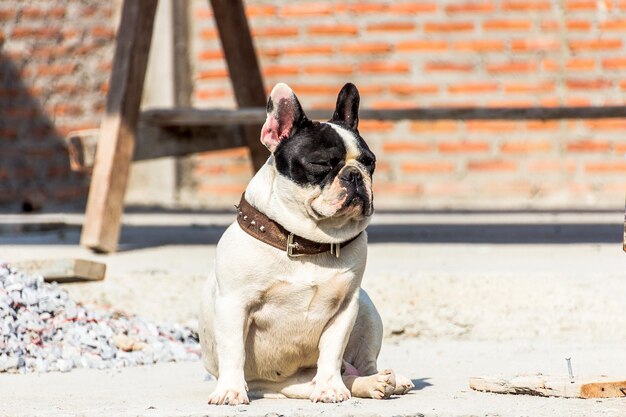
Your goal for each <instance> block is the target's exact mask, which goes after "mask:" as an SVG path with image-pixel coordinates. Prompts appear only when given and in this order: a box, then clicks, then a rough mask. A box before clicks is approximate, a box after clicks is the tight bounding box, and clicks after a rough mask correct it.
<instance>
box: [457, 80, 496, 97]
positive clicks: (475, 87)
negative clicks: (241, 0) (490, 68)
mask: <svg viewBox="0 0 626 417" xmlns="http://www.w3.org/2000/svg"><path fill="white" fill-rule="evenodd" d="M448 91H449V92H450V93H452V94H468V93H470V94H471V93H474V94H476V93H493V92H495V91H498V83H495V82H491V83H490V82H482V83H463V84H453V85H450V86H448Z"/></svg>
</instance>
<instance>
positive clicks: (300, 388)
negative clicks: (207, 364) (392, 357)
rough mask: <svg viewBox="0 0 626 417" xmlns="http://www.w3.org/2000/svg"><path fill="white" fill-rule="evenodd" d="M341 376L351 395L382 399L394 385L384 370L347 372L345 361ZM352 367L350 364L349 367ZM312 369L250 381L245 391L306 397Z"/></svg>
mask: <svg viewBox="0 0 626 417" xmlns="http://www.w3.org/2000/svg"><path fill="white" fill-rule="evenodd" d="M345 366H346V371H345V372H344V374H343V376H342V379H343V382H344V384H346V387H347V388H348V389H349V390H350V393H351V394H352V396H354V397H360V398H375V399H382V398H387V397H389V396H390V395H391V394H392V393H393V390H394V388H395V375H394V374H393V371H391V370H387V371H382V372H379V373H376V374H374V375H369V376H357V375H354V374H351V373H350V372H351V370H350V369H351V367H350V365H349V364H346V365H345ZM352 369H354V368H352ZM314 377H315V369H314V368H311V369H302V370H300V371H298V373H296V374H295V375H293V376H291V377H289V378H287V379H286V380H284V381H278V382H277V381H250V382H249V383H248V387H249V389H250V390H249V392H248V395H249V396H250V397H253V398H282V397H287V398H302V399H306V398H310V397H311V394H312V393H313V390H314V388H315V383H314V382H313V378H314Z"/></svg>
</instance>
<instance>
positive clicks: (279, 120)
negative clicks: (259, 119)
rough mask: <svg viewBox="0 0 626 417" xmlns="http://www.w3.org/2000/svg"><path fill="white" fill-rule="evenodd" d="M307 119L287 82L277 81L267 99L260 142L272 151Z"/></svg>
mask: <svg viewBox="0 0 626 417" xmlns="http://www.w3.org/2000/svg"><path fill="white" fill-rule="evenodd" d="M307 120H308V119H307V117H306V115H305V114H304V112H303V111H302V106H300V102H299V101H298V97H296V95H295V94H294V92H293V90H292V89H291V88H289V86H288V85H287V84H283V83H278V84H276V86H275V87H274V88H273V89H272V92H271V93H270V98H269V100H267V118H266V119H265V124H264V125H263V129H262V130H261V143H263V145H265V147H267V149H269V150H270V152H272V153H273V152H274V151H275V150H276V147H277V146H278V144H279V143H280V142H282V141H283V140H285V139H287V138H289V137H290V136H292V135H293V134H294V133H295V132H296V130H298V128H299V127H300V126H302V124H303V123H304V122H305V121H307Z"/></svg>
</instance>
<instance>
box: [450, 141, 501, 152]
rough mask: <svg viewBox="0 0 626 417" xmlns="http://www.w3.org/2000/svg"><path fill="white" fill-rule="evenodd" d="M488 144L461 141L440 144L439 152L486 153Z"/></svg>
mask: <svg viewBox="0 0 626 417" xmlns="http://www.w3.org/2000/svg"><path fill="white" fill-rule="evenodd" d="M489 148H490V146H489V143H488V142H483V141H462V142H441V143H439V152H441V153H470V152H488V151H489Z"/></svg>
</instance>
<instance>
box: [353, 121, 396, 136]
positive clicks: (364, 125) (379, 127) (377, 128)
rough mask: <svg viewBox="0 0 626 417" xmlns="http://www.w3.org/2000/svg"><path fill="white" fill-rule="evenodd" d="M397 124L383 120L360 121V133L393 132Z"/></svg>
mask: <svg viewBox="0 0 626 417" xmlns="http://www.w3.org/2000/svg"><path fill="white" fill-rule="evenodd" d="M394 127H395V124H394V123H393V122H388V121H383V120H359V131H360V132H362V133H363V132H391V131H392V130H393V128H394Z"/></svg>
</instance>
